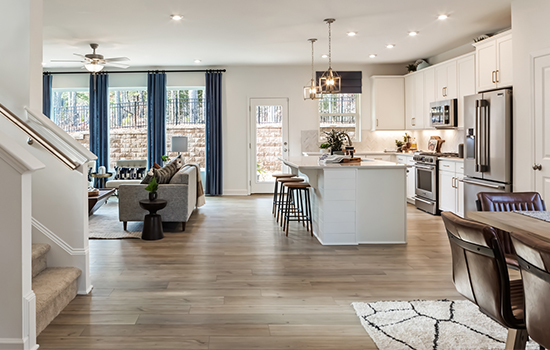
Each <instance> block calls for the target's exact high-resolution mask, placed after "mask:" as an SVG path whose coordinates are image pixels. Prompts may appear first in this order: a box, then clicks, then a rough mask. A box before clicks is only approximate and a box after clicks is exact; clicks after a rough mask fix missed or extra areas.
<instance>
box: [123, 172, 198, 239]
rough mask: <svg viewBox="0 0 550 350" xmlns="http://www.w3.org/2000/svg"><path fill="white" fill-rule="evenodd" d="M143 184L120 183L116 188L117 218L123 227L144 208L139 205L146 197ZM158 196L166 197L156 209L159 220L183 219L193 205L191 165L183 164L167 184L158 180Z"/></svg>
mask: <svg viewBox="0 0 550 350" xmlns="http://www.w3.org/2000/svg"><path fill="white" fill-rule="evenodd" d="M145 187H147V185H142V184H126V185H125V184H122V185H120V187H119V188H118V198H119V199H118V200H119V204H118V218H119V220H120V221H122V222H123V224H124V229H125V230H126V228H127V222H128V221H143V219H144V217H145V215H146V214H148V211H147V210H144V209H142V208H141V207H140V206H139V201H140V200H144V199H148V196H149V192H148V191H146V190H145ZM157 193H158V198H159V199H164V200H166V201H168V204H167V205H166V208H164V209H162V210H161V211H159V214H160V215H161V216H162V221H163V222H181V223H182V229H183V230H185V223H186V222H187V221H188V220H189V217H190V216H191V214H192V213H193V210H194V209H195V205H196V203H197V172H196V169H195V167H185V168H183V169H182V170H180V171H179V172H177V173H176V175H174V176H173V177H172V180H170V183H169V184H161V185H159V188H158V191H157Z"/></svg>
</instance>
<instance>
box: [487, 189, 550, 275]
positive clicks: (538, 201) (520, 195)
mask: <svg viewBox="0 0 550 350" xmlns="http://www.w3.org/2000/svg"><path fill="white" fill-rule="evenodd" d="M476 205H477V210H478V211H516V210H527V211H545V210H546V206H545V205H544V201H543V200H542V198H541V196H540V194H538V193H537V192H513V193H512V192H504V193H494V192H479V193H478V194H477V201H476ZM497 237H498V239H499V240H500V243H501V245H502V247H503V249H504V255H505V257H506V262H507V263H508V266H509V267H512V268H514V269H518V268H519V264H518V259H517V257H516V253H515V251H514V246H513V245H512V241H511V240H510V233H509V232H506V231H502V230H498V229H497Z"/></svg>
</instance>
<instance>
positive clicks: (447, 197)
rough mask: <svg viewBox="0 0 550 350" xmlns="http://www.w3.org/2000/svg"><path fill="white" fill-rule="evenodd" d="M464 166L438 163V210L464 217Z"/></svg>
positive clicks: (443, 162)
mask: <svg viewBox="0 0 550 350" xmlns="http://www.w3.org/2000/svg"><path fill="white" fill-rule="evenodd" d="M463 178H464V164H463V163H462V162H452V161H442V160H440V161H439V210H441V211H450V212H453V213H455V214H456V215H459V216H462V217H464V183H463V182H462V179H463Z"/></svg>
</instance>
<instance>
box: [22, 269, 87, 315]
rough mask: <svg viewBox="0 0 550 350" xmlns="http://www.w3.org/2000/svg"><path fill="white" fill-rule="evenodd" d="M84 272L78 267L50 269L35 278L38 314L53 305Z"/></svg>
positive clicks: (33, 282) (33, 285)
mask: <svg viewBox="0 0 550 350" xmlns="http://www.w3.org/2000/svg"><path fill="white" fill-rule="evenodd" d="M81 274H82V271H80V269H77V268H76V267H50V268H47V269H46V270H44V271H43V272H42V273H41V274H39V275H38V276H36V277H35V278H33V280H32V289H33V291H34V294H36V312H37V313H39V312H40V311H41V310H42V309H44V307H45V306H47V305H48V303H51V302H52V301H53V299H55V298H56V297H57V296H58V295H59V294H61V293H62V292H63V291H64V290H65V289H66V288H67V287H68V286H69V285H70V284H71V283H73V282H74V281H75V280H76V279H77V278H78V277H79V276H80V275H81Z"/></svg>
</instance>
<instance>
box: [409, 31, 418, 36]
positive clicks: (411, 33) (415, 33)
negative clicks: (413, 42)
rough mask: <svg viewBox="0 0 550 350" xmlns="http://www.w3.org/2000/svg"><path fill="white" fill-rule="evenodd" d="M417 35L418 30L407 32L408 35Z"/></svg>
mask: <svg viewBox="0 0 550 350" xmlns="http://www.w3.org/2000/svg"><path fill="white" fill-rule="evenodd" d="M417 35H418V32H415V31H412V32H409V36H417Z"/></svg>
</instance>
